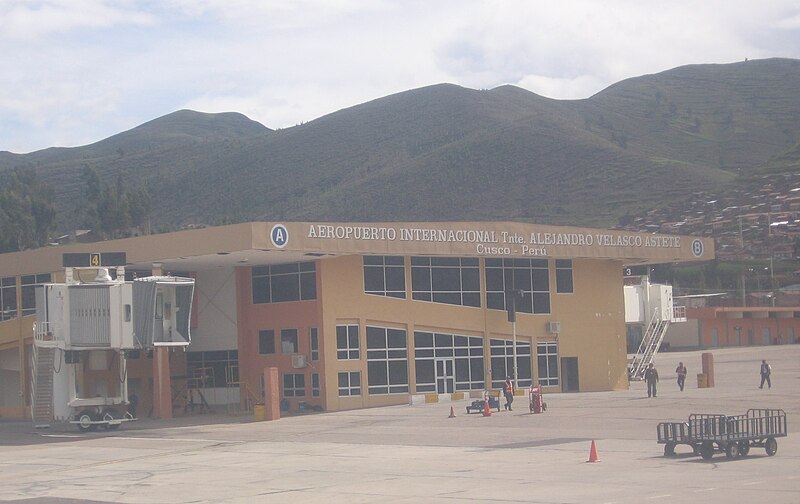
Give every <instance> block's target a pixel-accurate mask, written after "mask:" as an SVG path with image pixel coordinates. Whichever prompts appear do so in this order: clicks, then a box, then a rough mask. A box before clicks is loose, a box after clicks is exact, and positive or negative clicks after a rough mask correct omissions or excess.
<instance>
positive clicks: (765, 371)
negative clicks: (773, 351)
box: [758, 359, 772, 389]
mask: <svg viewBox="0 0 800 504" xmlns="http://www.w3.org/2000/svg"><path fill="white" fill-rule="evenodd" d="M771 374H772V366H770V365H769V364H767V360H766V359H761V385H760V386H759V387H758V388H761V389H763V388H764V382H767V387H768V388H772V380H770V379H769V375H771Z"/></svg>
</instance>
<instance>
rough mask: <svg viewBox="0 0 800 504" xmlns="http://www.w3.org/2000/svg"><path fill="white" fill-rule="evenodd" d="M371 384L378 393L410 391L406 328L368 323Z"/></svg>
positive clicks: (368, 371)
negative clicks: (376, 325) (369, 324)
mask: <svg viewBox="0 0 800 504" xmlns="http://www.w3.org/2000/svg"><path fill="white" fill-rule="evenodd" d="M367 387H368V388H367V390H368V392H369V393H370V394H376V395H378V394H401V393H403V394H407V393H408V350H407V343H406V331H405V330H403V329H392V328H387V327H372V326H367Z"/></svg>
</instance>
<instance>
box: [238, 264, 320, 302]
mask: <svg viewBox="0 0 800 504" xmlns="http://www.w3.org/2000/svg"><path fill="white" fill-rule="evenodd" d="M251 278H252V284H253V304H262V303H284V302H289V301H308V300H313V299H317V273H316V265H315V264H314V263H313V262H303V263H289V264H275V265H272V266H257V267H254V268H253V269H252V275H251Z"/></svg>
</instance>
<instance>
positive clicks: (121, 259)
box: [62, 252, 127, 268]
mask: <svg viewBox="0 0 800 504" xmlns="http://www.w3.org/2000/svg"><path fill="white" fill-rule="evenodd" d="M62 262H63V267H64V268H109V267H116V266H125V264H126V263H127V258H126V254H125V252H86V253H67V254H64V255H63V258H62Z"/></svg>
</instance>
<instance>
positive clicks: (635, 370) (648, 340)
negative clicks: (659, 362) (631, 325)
mask: <svg viewBox="0 0 800 504" xmlns="http://www.w3.org/2000/svg"><path fill="white" fill-rule="evenodd" d="M669 323H670V320H669V319H662V318H661V317H660V316H659V312H658V310H654V312H653V316H652V318H651V319H650V323H649V324H648V325H647V330H646V331H645V332H644V336H643V337H642V342H641V343H640V344H639V349H638V350H637V351H636V355H634V357H633V361H631V364H630V366H629V367H628V379H629V380H631V381H641V380H644V372H645V371H646V370H647V367H648V366H649V365H650V363H651V362H653V358H654V357H655V355H656V353H658V349H659V348H660V347H661V342H662V341H663V340H664V335H665V334H666V333H667V328H668V327H669Z"/></svg>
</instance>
